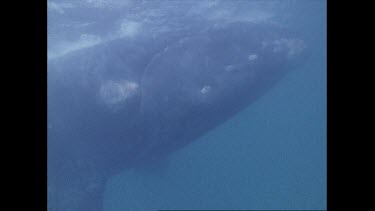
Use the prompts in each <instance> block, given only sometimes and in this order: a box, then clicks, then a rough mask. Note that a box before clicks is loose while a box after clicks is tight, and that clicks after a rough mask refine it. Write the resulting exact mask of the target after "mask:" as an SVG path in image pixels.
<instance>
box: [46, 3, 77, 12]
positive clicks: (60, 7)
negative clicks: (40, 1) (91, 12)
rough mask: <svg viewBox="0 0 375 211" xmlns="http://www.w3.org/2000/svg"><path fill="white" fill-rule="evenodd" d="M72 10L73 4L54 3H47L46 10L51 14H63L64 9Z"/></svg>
mask: <svg viewBox="0 0 375 211" xmlns="http://www.w3.org/2000/svg"><path fill="white" fill-rule="evenodd" d="M70 8H74V5H73V4H70V3H56V2H53V1H48V2H47V9H48V10H49V11H52V12H57V13H59V14H64V13H65V10H66V9H70Z"/></svg>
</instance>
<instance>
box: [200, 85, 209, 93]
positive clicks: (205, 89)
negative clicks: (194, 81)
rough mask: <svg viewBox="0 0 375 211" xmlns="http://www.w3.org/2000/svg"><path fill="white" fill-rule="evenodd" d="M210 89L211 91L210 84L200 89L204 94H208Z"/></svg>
mask: <svg viewBox="0 0 375 211" xmlns="http://www.w3.org/2000/svg"><path fill="white" fill-rule="evenodd" d="M210 91H211V86H208V85H205V86H203V88H202V89H201V90H200V92H201V93H202V94H207V93H208V92H210Z"/></svg>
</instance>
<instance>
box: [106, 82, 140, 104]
mask: <svg viewBox="0 0 375 211" xmlns="http://www.w3.org/2000/svg"><path fill="white" fill-rule="evenodd" d="M138 88H139V85H138V83H136V82H132V81H127V80H121V81H112V80H109V81H106V82H104V83H103V84H102V85H101V87H100V90H99V96H100V98H101V99H102V100H103V101H104V103H105V104H107V105H109V106H113V105H117V104H119V103H123V102H125V101H126V100H127V99H128V98H130V97H132V96H134V95H135V94H136V93H137V91H138Z"/></svg>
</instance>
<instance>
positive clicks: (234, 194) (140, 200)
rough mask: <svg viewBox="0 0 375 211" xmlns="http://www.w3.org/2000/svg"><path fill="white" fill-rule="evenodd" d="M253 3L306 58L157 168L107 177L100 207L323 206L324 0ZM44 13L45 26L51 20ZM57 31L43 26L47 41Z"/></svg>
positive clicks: (121, 210) (108, 210) (134, 210)
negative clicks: (303, 42)
mask: <svg viewBox="0 0 375 211" xmlns="http://www.w3.org/2000/svg"><path fill="white" fill-rule="evenodd" d="M67 2H70V1H67ZM97 2H102V1H97ZM181 2H184V1H183V0H182V1H181ZM228 2H229V1H228ZM232 2H235V1H232ZM238 2H239V3H241V2H242V3H243V2H244V1H238ZM253 2H259V4H261V3H260V2H262V3H264V2H266V3H269V4H272V6H269V5H267V9H268V10H269V9H270V8H271V10H272V11H273V12H275V13H277V14H278V15H276V16H275V19H277V21H278V22H281V23H283V24H284V25H289V26H291V27H293V28H294V29H296V30H297V31H299V32H300V33H302V34H303V35H304V37H306V38H307V41H308V44H309V48H310V49H309V50H310V51H311V56H310V58H309V60H308V62H307V63H306V64H305V65H304V66H303V67H301V68H298V69H296V70H294V71H293V72H291V73H290V74H288V75H287V76H286V77H285V78H283V79H282V80H281V81H280V82H279V83H278V84H276V86H274V87H273V88H272V89H271V90H270V91H269V92H268V93H267V94H266V95H264V96H263V97H261V98H260V99H259V100H258V101H256V102H255V103H254V104H252V105H250V106H249V107H248V108H247V109H245V110H244V111H242V112H240V113H238V114H237V115H236V116H234V117H233V118H231V119H230V120H228V121H227V122H225V123H224V124H222V125H220V126H218V127H217V128H215V129H214V130H212V131H209V132H208V133H207V134H205V135H204V136H203V137H201V138H199V140H197V141H195V142H193V143H192V144H190V145H189V146H187V147H186V148H184V149H182V150H179V151H177V152H174V153H173V154H172V155H171V156H170V157H169V159H168V160H166V161H165V163H161V164H160V169H159V170H158V171H157V172H140V171H134V170H126V171H124V172H122V173H120V174H119V175H116V176H114V177H113V178H112V179H111V180H110V181H109V183H108V185H107V188H106V192H105V199H104V201H105V203H104V207H105V211H126V210H131V211H145V210H157V209H326V206H327V202H326V134H327V132H326V2H325V1H324V0H298V1H267V0H266V1H253ZM260 7H262V6H260ZM67 8H69V7H67ZM246 9H247V8H246V7H244V8H243V11H245V12H246ZM50 17H51V18H49V22H50V23H49V27H50V28H51V27H52V26H53V24H52V23H54V22H58V21H57V20H56V19H55V16H50ZM103 17H104V16H103ZM59 21H61V20H59ZM63 21H65V20H63ZM67 21H70V19H69V18H68V19H67ZM64 30H66V29H64ZM99 31H100V30H99ZM64 33H65V34H64V36H65V37H70V36H71V37H74V36H75V35H74V33H76V32H73V31H72V33H70V34H69V33H68V32H64ZM58 34H59V35H60V36H63V35H61V33H60V32H58V31H54V28H51V29H50V30H49V35H48V36H49V42H50V43H51V45H50V46H52V47H53V46H54V45H53V42H55V40H58V39H60V38H61V37H59V38H56V35H58ZM98 34H100V33H98ZM69 39H70V38H69ZM56 43H57V42H56ZM52 47H51V49H52ZM49 51H50V49H49ZM52 51H53V49H52V50H51V52H52Z"/></svg>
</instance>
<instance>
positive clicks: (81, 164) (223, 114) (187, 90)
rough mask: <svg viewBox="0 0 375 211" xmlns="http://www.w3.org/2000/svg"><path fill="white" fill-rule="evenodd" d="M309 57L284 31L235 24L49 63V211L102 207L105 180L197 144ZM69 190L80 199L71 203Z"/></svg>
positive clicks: (115, 43) (119, 43) (117, 43)
mask: <svg viewBox="0 0 375 211" xmlns="http://www.w3.org/2000/svg"><path fill="white" fill-rule="evenodd" d="M307 51H308V46H307V44H306V41H305V40H304V39H303V38H302V37H300V36H299V35H298V34H296V33H295V32H291V31H290V30H288V29H286V28H283V27H281V26H278V25H275V24H266V23H252V22H232V23H225V24H211V25H208V24H203V25H202V26H201V25H199V24H198V25H195V26H194V30H191V29H189V30H178V31H173V30H172V31H168V32H165V33H161V34H159V35H152V34H147V33H146V34H145V35H142V36H139V37H137V38H132V39H127V38H124V39H116V40H112V41H108V42H106V43H103V44H100V45H96V46H92V47H90V48H86V49H82V50H78V51H75V52H71V53H69V54H67V55H64V56H62V57H59V58H55V59H52V60H49V61H48V124H49V125H50V128H49V132H48V176H49V188H50V192H51V193H50V194H49V198H50V199H49V200H50V201H49V206H50V207H51V210H63V209H65V210H66V208H67V207H71V209H70V210H73V211H76V210H77V211H78V210H80V211H86V210H100V205H97V204H96V203H92V200H95V201H97V200H99V199H98V198H99V196H101V193H102V189H103V188H101V187H102V186H103V184H104V182H105V180H106V178H108V177H109V176H110V175H112V174H114V173H115V172H118V171H119V170H122V169H126V168H142V166H144V165H149V164H150V163H152V162H154V161H157V160H160V159H164V158H165V157H166V156H167V155H168V154H170V153H171V152H174V151H176V150H178V149H180V148H182V147H184V146H186V145H187V144H189V143H191V142H192V141H194V140H196V139H197V138H198V137H199V136H201V135H203V134H204V133H205V132H207V131H209V130H210V129H212V128H214V127H215V126H217V125H219V124H220V123H222V122H224V121H225V120H227V119H228V118H230V117H231V116H233V115H234V114H236V113H237V112H239V111H241V110H242V109H244V108H246V107H247V106H249V105H250V104H251V103H252V102H254V101H255V100H256V99H258V98H259V97H260V96H262V95H263V94H264V93H266V91H267V90H269V89H270V88H271V87H272V86H273V85H274V84H275V83H276V82H277V81H279V80H280V79H281V78H282V77H283V76H284V75H285V74H286V73H287V72H289V71H291V70H293V69H298V67H299V66H300V65H301V64H303V63H304V61H305V60H306V58H307V57H308V56H307V54H308V53H307ZM69 193H74V194H76V196H75V199H74V200H72V201H69V202H67V200H66V197H67V195H69ZM64 197H65V198H64ZM90 201H91V202H90ZM73 204H74V206H73ZM87 204H91V205H90V206H91V207H90V206H88V205H87ZM95 206H96V207H95ZM98 207H99V208H98ZM53 208H54V209H53Z"/></svg>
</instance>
